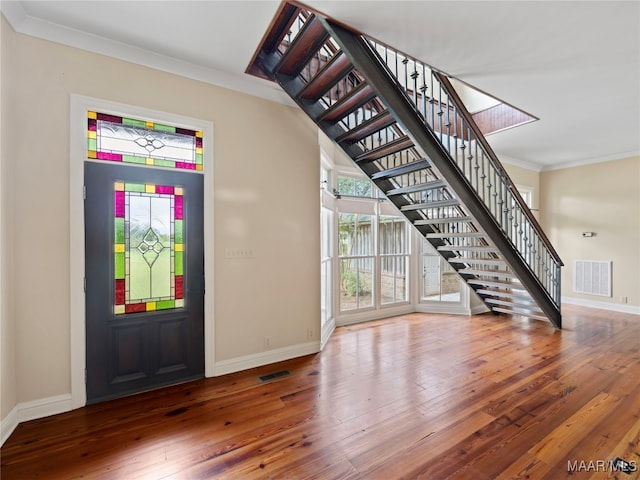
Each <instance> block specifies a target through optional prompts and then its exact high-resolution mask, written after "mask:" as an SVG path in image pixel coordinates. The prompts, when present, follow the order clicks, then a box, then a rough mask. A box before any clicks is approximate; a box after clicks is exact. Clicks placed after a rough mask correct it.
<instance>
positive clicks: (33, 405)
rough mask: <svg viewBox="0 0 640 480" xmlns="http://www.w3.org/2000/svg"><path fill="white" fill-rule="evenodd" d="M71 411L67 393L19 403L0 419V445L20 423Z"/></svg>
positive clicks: (69, 395)
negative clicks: (0, 420) (0, 424)
mask: <svg viewBox="0 0 640 480" xmlns="http://www.w3.org/2000/svg"><path fill="white" fill-rule="evenodd" d="M71 410H73V408H72V406H71V394H68V393H67V394H64V395H56V396H55V397H48V398H41V399H39V400H33V401H31V402H23V403H19V404H18V405H16V406H15V407H13V409H12V410H11V411H10V412H9V414H8V415H7V416H6V417H5V418H3V419H2V422H1V423H2V426H1V427H0V431H1V435H2V437H1V438H0V441H1V443H0V445H2V444H4V442H5V440H7V438H9V436H10V435H11V434H12V433H13V431H14V430H15V429H16V427H17V426H18V425H19V424H21V423H22V422H28V421H29V420H36V419H38V418H44V417H49V416H51V415H57V414H59V413H65V412H69V411H71Z"/></svg>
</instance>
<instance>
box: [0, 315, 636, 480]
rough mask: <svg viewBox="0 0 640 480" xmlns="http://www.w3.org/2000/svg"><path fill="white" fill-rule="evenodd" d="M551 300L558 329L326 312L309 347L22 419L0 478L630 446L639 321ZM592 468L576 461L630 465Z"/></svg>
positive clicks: (384, 474) (498, 462) (441, 468)
mask: <svg viewBox="0 0 640 480" xmlns="http://www.w3.org/2000/svg"><path fill="white" fill-rule="evenodd" d="M563 315H564V327H565V328H564V329H563V330H556V329H554V328H553V327H552V326H551V325H549V324H548V323H547V322H539V321H533V320H530V321H523V320H514V319H512V318H510V317H508V316H500V317H495V316H493V315H477V316H473V317H466V316H455V315H439V314H417V313H416V314H409V315H403V316H399V317H394V318H389V319H384V320H379V321H375V322H367V323H363V324H357V325H350V326H347V327H339V328H337V329H336V332H335V333H334V335H333V337H332V338H331V339H330V340H329V341H328V343H327V345H326V347H325V349H324V350H323V351H322V352H321V353H318V354H315V355H308V356H306V357H302V358H298V359H293V360H289V361H286V362H280V363H278V364H274V365H267V366H264V367H260V368H257V369H252V370H247V371H244V372H238V373H234V374H231V375H225V376H222V377H215V378H207V379H202V380H198V381H195V382H190V383H187V384H183V385H177V386H173V387H167V388H164V389H160V390H156V391H153V392H147V393H142V394H139V395H135V396H132V397H128V398H123V399H118V400H114V401H111V402H105V403H101V404H97V405H91V406H89V407H85V408H81V409H78V410H75V411H72V412H68V413H65V414H61V415H55V416H52V417H48V418H44V419H40V420H34V421H31V422H25V423H23V424H21V425H19V426H18V427H17V428H16V430H15V432H14V433H13V434H12V435H11V437H10V438H9V439H8V440H7V441H6V442H5V444H4V445H3V446H2V448H1V450H0V458H1V467H0V468H1V472H2V479H3V480H12V479H26V478H46V479H48V480H57V479H75V478H92V479H114V478H190V479H205V478H242V479H245V478H248V479H252V478H296V479H298V478H299V479H303V478H316V479H323V480H324V479H329V480H331V479H350V480H351V479H369V478H420V477H422V478H433V479H440V478H456V479H457V478H460V479H466V478H473V479H480V480H489V479H496V478H499V479H518V478H522V479H524V478H530V479H542V478H544V479H555V478H558V479H565V478H573V477H572V476H571V475H569V473H568V472H567V461H568V460H570V459H574V460H586V461H589V460H610V459H612V458H613V457H616V456H619V457H621V458H624V459H626V460H629V461H639V462H640V458H638V452H640V385H638V383H637V379H638V378H640V350H639V349H638V338H640V322H638V320H637V317H636V316H635V315H629V314H622V313H614V312H603V311H601V310H595V309H588V308H584V307H577V306H573V305H564V306H563ZM282 369H288V370H289V371H290V372H291V375H289V376H288V377H283V378H281V379H278V380H275V381H272V382H268V383H260V382H258V380H257V377H258V376H259V375H263V374H266V373H271V372H274V371H278V370H282ZM43 452H46V454H43ZM594 473H595V472H589V473H588V474H587V473H580V474H578V473H576V474H574V475H576V478H590V477H592V478H594V479H595V478H598V479H599V478H620V479H623V478H624V479H636V480H637V479H638V475H639V474H638V473H637V472H634V473H633V474H632V475H625V474H621V473H619V474H617V476H616V475H615V474H613V473H611V472H608V473H607V475H609V474H610V476H606V475H605V474H597V475H595V474H594Z"/></svg>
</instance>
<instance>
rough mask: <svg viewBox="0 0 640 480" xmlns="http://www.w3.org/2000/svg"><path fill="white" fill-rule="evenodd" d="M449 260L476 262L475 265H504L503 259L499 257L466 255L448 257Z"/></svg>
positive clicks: (472, 263)
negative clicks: (471, 256) (469, 256)
mask: <svg viewBox="0 0 640 480" xmlns="http://www.w3.org/2000/svg"><path fill="white" fill-rule="evenodd" d="M449 262H454V263H467V264H471V265H474V264H477V265H506V262H505V261H504V260H501V259H499V258H468V257H452V258H450V259H449Z"/></svg>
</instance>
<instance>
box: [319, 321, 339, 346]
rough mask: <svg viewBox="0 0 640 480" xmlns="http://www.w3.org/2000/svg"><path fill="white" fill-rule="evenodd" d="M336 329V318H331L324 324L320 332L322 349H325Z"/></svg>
mask: <svg viewBox="0 0 640 480" xmlns="http://www.w3.org/2000/svg"><path fill="white" fill-rule="evenodd" d="M335 329H336V319H335V318H330V319H329V320H327V321H326V322H325V324H324V325H323V326H322V332H321V333H320V350H324V346H325V345H326V344H327V342H328V341H329V339H330V338H331V335H333V331H334V330H335Z"/></svg>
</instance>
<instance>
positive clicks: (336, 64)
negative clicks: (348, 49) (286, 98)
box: [298, 52, 353, 100]
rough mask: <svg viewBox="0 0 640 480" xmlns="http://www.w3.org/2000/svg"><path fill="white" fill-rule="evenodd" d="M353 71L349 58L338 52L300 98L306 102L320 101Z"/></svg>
mask: <svg viewBox="0 0 640 480" xmlns="http://www.w3.org/2000/svg"><path fill="white" fill-rule="evenodd" d="M351 70H353V64H352V63H351V61H350V60H349V58H348V57H347V56H346V55H345V54H344V53H343V52H338V53H337V54H336V55H335V56H334V57H333V58H332V59H331V60H330V61H329V63H327V64H326V65H325V66H324V67H323V68H322V69H321V70H320V71H319V72H318V73H316V75H315V76H314V77H313V78H312V79H311V81H310V82H309V83H307V85H306V86H305V87H304V88H303V89H302V91H301V92H300V93H299V94H298V96H299V97H301V98H304V99H306V100H318V99H319V98H320V97H322V96H323V95H324V94H326V93H327V92H328V91H329V90H330V89H331V88H332V87H333V86H334V85H335V84H336V83H338V81H339V80H340V79H341V78H342V77H344V76H345V75H346V74H347V73H349V72H350V71H351Z"/></svg>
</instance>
